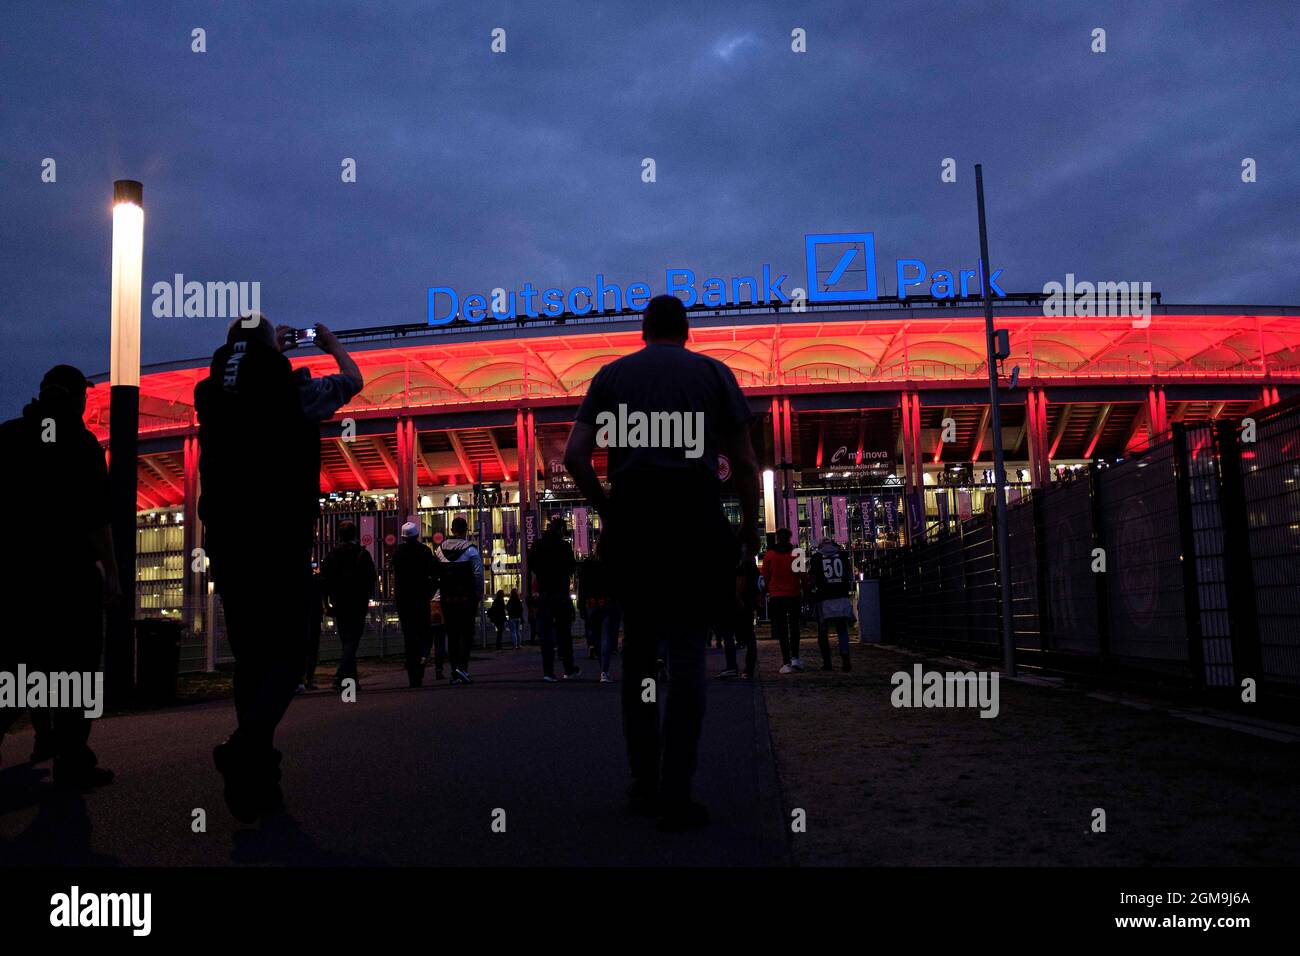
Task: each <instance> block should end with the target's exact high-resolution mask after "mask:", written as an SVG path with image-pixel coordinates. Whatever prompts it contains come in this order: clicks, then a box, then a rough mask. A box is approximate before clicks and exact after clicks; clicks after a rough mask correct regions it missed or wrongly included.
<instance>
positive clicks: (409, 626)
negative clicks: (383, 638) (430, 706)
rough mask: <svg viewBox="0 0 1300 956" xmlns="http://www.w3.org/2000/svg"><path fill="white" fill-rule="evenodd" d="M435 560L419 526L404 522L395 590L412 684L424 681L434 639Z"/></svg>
mask: <svg viewBox="0 0 1300 956" xmlns="http://www.w3.org/2000/svg"><path fill="white" fill-rule="evenodd" d="M434 560H435V559H434V557H433V551H431V550H430V549H429V546H428V545H427V544H424V543H423V542H422V541H421V540H420V526H419V525H418V524H416V523H415V522H414V521H408V522H406V524H404V525H402V542H401V544H399V545H398V546H397V548H396V550H394V551H393V591H394V603H395V604H396V605H397V620H398V623H399V624H401V626H402V644H403V649H404V650H405V652H406V676H407V679H408V682H409V683H410V686H411V687H420V686H423V684H424V658H425V655H426V654H427V653H428V649H429V646H430V645H431V644H432V642H433V635H432V628H433V625H432V621H431V619H430V609H429V603H430V602H431V601H432V600H433V577H434V574H435V573H436V571H437V568H436V567H434Z"/></svg>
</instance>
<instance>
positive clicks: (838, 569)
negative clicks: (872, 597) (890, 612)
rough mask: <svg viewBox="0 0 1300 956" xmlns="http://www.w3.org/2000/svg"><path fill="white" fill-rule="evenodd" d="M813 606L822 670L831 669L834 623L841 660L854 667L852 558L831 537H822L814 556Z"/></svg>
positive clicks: (848, 667)
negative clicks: (851, 654) (832, 628)
mask: <svg viewBox="0 0 1300 956" xmlns="http://www.w3.org/2000/svg"><path fill="white" fill-rule="evenodd" d="M811 564H812V594H813V606H814V607H815V608H816V609H817V646H818V648H820V650H821V652H822V670H824V671H828V670H831V644H830V639H829V633H828V631H829V628H830V626H831V625H832V624H833V625H834V626H835V630H836V632H837V633H838V634H839V639H840V661H841V662H842V667H843V669H844V670H846V671H851V670H853V663H852V661H851V660H850V659H849V622H850V621H851V620H853V600H852V598H851V597H850V594H851V592H852V590H853V561H852V559H851V558H850V557H849V555H848V552H846V551H845V550H844V549H843V548H841V547H840V546H839V545H838V544H836V543H835V541H834V539H832V538H822V541H821V544H820V545H819V546H818V548H817V551H816V552H815V553H814V554H813V556H812V562H811Z"/></svg>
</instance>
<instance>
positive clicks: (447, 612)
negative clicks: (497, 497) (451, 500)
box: [434, 515, 483, 684]
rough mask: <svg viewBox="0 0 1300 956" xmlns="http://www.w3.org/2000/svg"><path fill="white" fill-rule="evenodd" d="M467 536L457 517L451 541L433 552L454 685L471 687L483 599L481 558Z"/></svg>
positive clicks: (463, 521)
mask: <svg viewBox="0 0 1300 956" xmlns="http://www.w3.org/2000/svg"><path fill="white" fill-rule="evenodd" d="M468 533H469V522H467V521H466V520H465V519H464V518H463V517H461V516H459V515H458V516H457V517H456V518H455V519H454V520H453V521H452V523H451V537H449V538H444V539H443V541H442V543H441V544H439V545H438V548H437V550H436V551H434V557H435V558H437V560H438V563H437V565H436V568H437V584H438V594H439V603H440V604H441V606H442V618H443V623H444V626H445V627H446V630H447V662H448V663H449V664H450V665H451V682H452V683H453V684H472V683H473V681H471V680H470V679H469V652H470V647H471V646H472V645H473V643H474V623H475V622H476V621H477V620H478V608H479V602H480V601H481V600H482V596H483V556H482V555H481V554H479V550H478V548H476V547H474V545H472V544H470V542H469V540H468V538H467V537H466V536H467V535H468Z"/></svg>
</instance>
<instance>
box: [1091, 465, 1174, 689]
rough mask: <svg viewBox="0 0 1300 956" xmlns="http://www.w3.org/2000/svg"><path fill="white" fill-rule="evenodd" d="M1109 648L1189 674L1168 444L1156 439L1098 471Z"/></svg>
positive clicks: (1116, 653) (1120, 654)
mask: <svg viewBox="0 0 1300 956" xmlns="http://www.w3.org/2000/svg"><path fill="white" fill-rule="evenodd" d="M1098 485H1099V489H1100V495H1101V501H1102V505H1103V508H1102V528H1101V532H1102V535H1101V537H1102V546H1103V547H1104V548H1105V550H1106V592H1107V605H1108V612H1109V615H1110V621H1109V625H1110V626H1109V634H1110V648H1111V652H1112V654H1113V655H1114V656H1116V657H1119V658H1127V659H1129V660H1130V661H1131V662H1133V663H1137V664H1143V665H1150V666H1155V667H1159V668H1162V669H1170V670H1174V671H1178V672H1180V673H1183V674H1187V673H1189V672H1190V671H1189V668H1188V641H1187V623H1186V617H1187V615H1186V613H1185V609H1184V605H1183V570H1182V543H1181V537H1180V530H1179V528H1180V526H1179V515H1178V488H1177V483H1176V481H1175V474H1174V449H1173V445H1172V443H1170V442H1164V443H1162V444H1160V445H1156V446H1154V447H1153V448H1151V449H1150V450H1148V451H1147V452H1145V453H1142V454H1140V455H1138V456H1137V457H1134V458H1129V459H1127V460H1125V461H1123V462H1121V463H1120V464H1118V465H1115V466H1113V467H1111V468H1107V469H1106V470H1105V471H1103V472H1101V475H1100V477H1099V479H1098Z"/></svg>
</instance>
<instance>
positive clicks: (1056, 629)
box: [1041, 480, 1101, 655]
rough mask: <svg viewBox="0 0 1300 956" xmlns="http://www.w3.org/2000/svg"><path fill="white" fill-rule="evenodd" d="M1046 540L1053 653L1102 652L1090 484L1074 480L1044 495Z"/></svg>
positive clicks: (1054, 487) (1049, 490)
mask: <svg viewBox="0 0 1300 956" xmlns="http://www.w3.org/2000/svg"><path fill="white" fill-rule="evenodd" d="M1041 497H1042V502H1043V505H1042V507H1043V526H1044V528H1045V529H1046V537H1047V549H1046V553H1047V568H1046V569H1045V570H1046V573H1047V594H1048V604H1049V607H1050V617H1051V621H1052V631H1051V649H1052V650H1057V651H1068V652H1071V653H1076V654H1093V655H1096V654H1100V653H1101V621H1100V618H1099V616H1098V607H1097V575H1096V574H1095V573H1094V572H1093V570H1092V566H1093V557H1092V549H1093V536H1092V484H1091V483H1090V482H1088V481H1082V480H1076V481H1068V482H1063V483H1061V484H1058V485H1054V486H1053V487H1052V488H1050V489H1048V490H1046V491H1045V492H1043V493H1042V495H1041Z"/></svg>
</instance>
